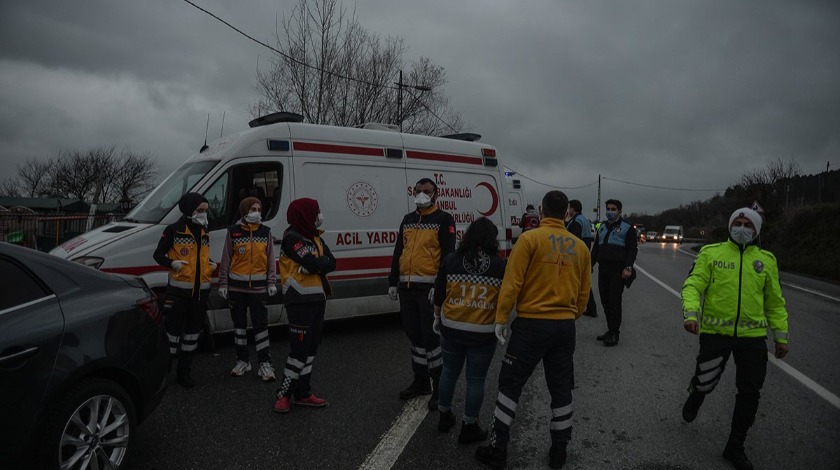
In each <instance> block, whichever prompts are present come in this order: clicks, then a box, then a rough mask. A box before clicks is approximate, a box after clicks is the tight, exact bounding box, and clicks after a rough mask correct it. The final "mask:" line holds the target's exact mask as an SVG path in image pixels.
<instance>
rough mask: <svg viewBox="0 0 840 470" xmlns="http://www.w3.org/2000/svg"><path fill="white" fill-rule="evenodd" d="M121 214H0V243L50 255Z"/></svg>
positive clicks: (114, 219)
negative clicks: (74, 238)
mask: <svg viewBox="0 0 840 470" xmlns="http://www.w3.org/2000/svg"><path fill="white" fill-rule="evenodd" d="M122 217H123V216H122V215H121V214H96V215H82V214H49V215H46V214H21V213H14V212H0V241H5V242H9V243H14V244H16V245H22V246H25V247H28V248H34V249H37V250H41V251H50V250H51V249H53V248H55V247H56V246H58V245H60V244H62V243H64V242H66V241H67V240H70V239H71V238H73V237H75V236H77V235H80V234H82V233H85V232H87V231H89V230H92V229H94V228H96V227H101V226H102V225H105V224H108V223H110V222H115V221H117V220H120V219H122Z"/></svg>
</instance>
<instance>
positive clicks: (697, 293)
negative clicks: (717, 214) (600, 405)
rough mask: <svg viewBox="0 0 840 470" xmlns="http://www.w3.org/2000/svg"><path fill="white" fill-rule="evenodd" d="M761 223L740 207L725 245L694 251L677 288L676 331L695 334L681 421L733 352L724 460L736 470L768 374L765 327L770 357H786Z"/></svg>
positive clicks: (743, 459) (775, 280) (783, 323)
mask: <svg viewBox="0 0 840 470" xmlns="http://www.w3.org/2000/svg"><path fill="white" fill-rule="evenodd" d="M761 223H762V219H761V215H759V214H758V213H757V212H756V211H754V210H752V209H749V208H747V207H742V208H741V209H738V210H736V211H735V212H733V213H732V216H731V217H729V230H730V232H729V234H730V235H729V240H727V241H725V242H723V243H717V244H713V245H706V246H704V247H703V249H701V250H700V254H699V255H698V256H697V260H696V261H695V262H694V266H693V267H692V269H691V274H690V275H689V276H688V279H686V281H685V284H683V289H682V305H683V318H684V321H683V326H684V327H685V330H686V331H688V332H689V333H691V334H695V335H696V334H698V333H699V334H700V352H699V354H698V355H697V364H696V366H695V372H694V377H692V379H691V384H690V385H689V388H688V390H689V392H690V394H689V396H688V400H686V402H685V405H684V406H683V410H682V415H683V419H684V420H685V421H686V422H689V423H690V422H692V421H694V419H695V418H696V417H697V412H698V411H699V409H700V405H702V404H703V400H704V399H705V397H706V395H707V394H709V393H711V392H712V390H714V388H715V386H716V385H717V384H718V381H719V380H720V377H721V375H722V374H723V369H724V367H726V363H727V361H728V360H729V356H730V355H733V356H734V357H735V386H736V387H737V389H738V394H737V395H736V396H735V411H734V412H733V413H732V424H731V429H730V433H729V440H728V441H727V443H726V447H725V448H724V451H723V457H724V458H726V459H727V460H729V461H731V462H732V464H733V465H734V466H735V468H737V469H738V470H752V468H753V465H752V463H751V462H750V460H749V459H748V458H747V455H746V453H745V451H744V440H745V439H746V437H747V431H748V430H749V428H750V426H752V424H753V422H754V421H755V414H756V411H757V410H758V400H759V397H760V390H761V387H762V386H763V385H764V378H765V375H766V373H767V352H766V351H767V348H766V336H767V327H768V326H769V327H770V330H771V331H772V332H773V342H774V343H775V355H776V357H777V358H779V359H781V358H784V357H785V356H786V355H787V352H788V346H787V342H788V314H787V311H786V310H785V299H784V297H782V289H781V285H780V284H779V270H778V266H777V264H776V257H775V256H773V253H770V252H769V251H767V250H762V249H761V248H760V247H758V246H757V245H756V243H755V242H756V240H757V239H758V235H759V233H761ZM701 297H702V298H704V299H705V301H704V302H703V301H701Z"/></svg>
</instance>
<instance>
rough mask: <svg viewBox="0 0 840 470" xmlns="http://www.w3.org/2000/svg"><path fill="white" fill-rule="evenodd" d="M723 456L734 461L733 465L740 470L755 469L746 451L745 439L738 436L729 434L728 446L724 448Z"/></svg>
mask: <svg viewBox="0 0 840 470" xmlns="http://www.w3.org/2000/svg"><path fill="white" fill-rule="evenodd" d="M723 458H725V459H726V460H728V461H730V462H732V466H734V467H735V468H736V469H738V470H753V469H754V468H755V467H753V464H752V462H750V459H748V458H747V454H746V453H745V452H744V440H743V439H738V438H737V437H735V438H734V437H732V436H729V441H728V442H727V443H726V448H725V449H723Z"/></svg>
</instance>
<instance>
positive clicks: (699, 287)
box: [682, 240, 788, 343]
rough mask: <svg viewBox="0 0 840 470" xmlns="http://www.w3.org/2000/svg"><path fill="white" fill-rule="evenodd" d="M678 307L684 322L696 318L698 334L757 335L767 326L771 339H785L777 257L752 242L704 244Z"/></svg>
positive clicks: (785, 326)
mask: <svg viewBox="0 0 840 470" xmlns="http://www.w3.org/2000/svg"><path fill="white" fill-rule="evenodd" d="M682 309H683V318H684V321H691V320H694V321H698V323H699V325H700V333H712V334H718V335H725V336H736V337H742V338H756V337H763V336H766V335H767V327H768V326H769V327H770V330H772V332H773V340H774V341H775V342H777V343H787V341H788V314H787V310H785V299H784V297H783V296H782V288H781V285H780V283H779V268H778V265H777V263H776V257H775V256H773V253H770V252H769V251H765V250H762V249H761V248H759V247H757V246H755V245H748V246H747V247H746V248H745V249H743V250H742V249H741V247H739V246H738V245H737V244H736V243H735V242H733V241H732V240H728V241H725V242H723V243H716V244H712V245H707V246H704V247H703V248H702V249H701V250H700V254H699V255H698V256H697V260H696V261H695V262H694V266H693V267H692V268H691V274H689V276H688V279H686V280H685V283H684V284H683V289H682ZM698 319H699V320H698Z"/></svg>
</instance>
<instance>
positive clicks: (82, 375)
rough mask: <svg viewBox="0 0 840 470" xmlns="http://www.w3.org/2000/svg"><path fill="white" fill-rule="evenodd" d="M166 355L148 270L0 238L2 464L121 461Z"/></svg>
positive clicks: (158, 386)
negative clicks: (127, 271) (100, 264)
mask: <svg viewBox="0 0 840 470" xmlns="http://www.w3.org/2000/svg"><path fill="white" fill-rule="evenodd" d="M168 355H169V343H168V341H167V338H166V333H165V332H164V331H163V325H162V324H161V315H160V310H159V308H158V304H157V300H156V298H155V296H154V294H153V293H152V291H151V290H150V289H149V288H148V287H147V286H146V284H145V282H143V281H142V280H141V279H139V278H136V277H130V276H119V275H115V274H107V273H103V272H100V271H97V270H95V269H91V268H89V267H87V266H83V265H80V264H77V263H73V262H70V261H65V260H62V259H60V258H58V257H56V256H50V255H48V254H46V253H41V252H38V251H35V250H32V249H29V248H22V247H19V246H15V245H11V244H9V243H3V242H0V416H2V423H3V424H2V426H0V467H2V468H39V469H40V468H62V469H63V468H67V469H86V468H94V469H96V468H118V467H119V466H120V464H121V463H123V461H124V459H125V456H126V454H127V453H128V452H130V451H131V450H132V439H133V438H134V433H135V426H137V425H138V424H140V423H141V422H142V421H143V420H144V419H145V418H146V417H147V416H148V415H149V413H151V412H152V410H154V409H155V407H156V406H157V405H158V404H159V403H160V400H161V398H163V395H164V392H165V391H166V385H167V375H168V374H167V373H168V363H169V357H168ZM94 460H95V461H94ZM7 466H8V467H7Z"/></svg>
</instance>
